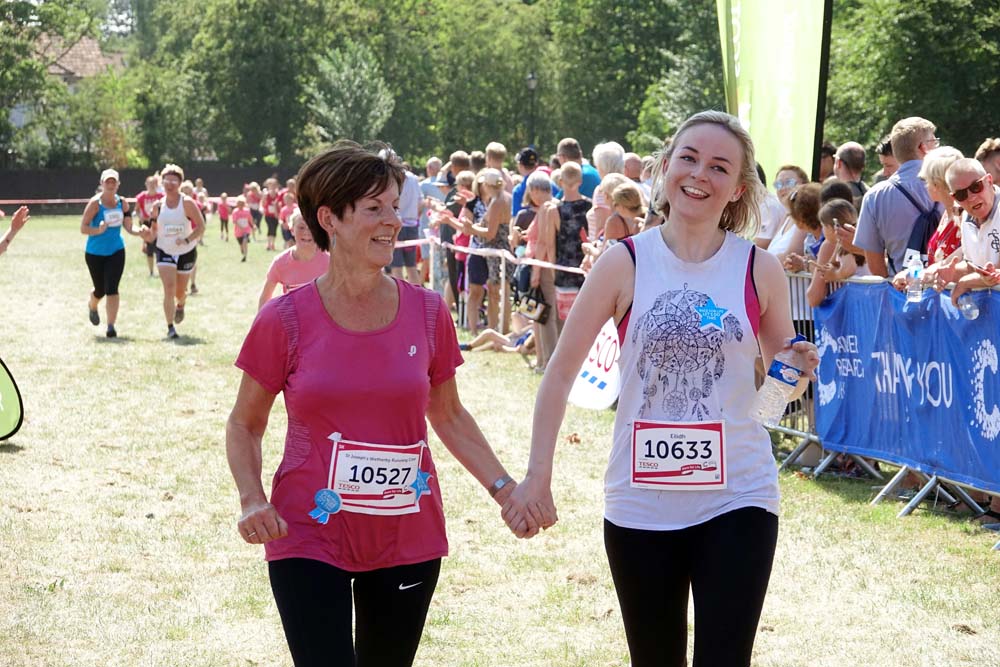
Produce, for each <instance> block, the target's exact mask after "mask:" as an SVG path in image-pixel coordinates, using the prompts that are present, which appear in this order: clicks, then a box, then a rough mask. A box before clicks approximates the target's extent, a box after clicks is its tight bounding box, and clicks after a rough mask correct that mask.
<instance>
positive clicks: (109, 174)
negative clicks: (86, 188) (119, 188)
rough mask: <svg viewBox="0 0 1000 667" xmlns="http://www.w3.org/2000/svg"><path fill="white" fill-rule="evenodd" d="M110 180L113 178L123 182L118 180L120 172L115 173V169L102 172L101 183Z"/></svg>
mask: <svg viewBox="0 0 1000 667" xmlns="http://www.w3.org/2000/svg"><path fill="white" fill-rule="evenodd" d="M109 178H113V179H115V180H116V181H121V179H120V178H118V172H117V171H115V170H114V169H105V170H104V171H102V172H101V183H103V182H104V181H106V180H108V179H109Z"/></svg>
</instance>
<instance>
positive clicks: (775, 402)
mask: <svg viewBox="0 0 1000 667" xmlns="http://www.w3.org/2000/svg"><path fill="white" fill-rule="evenodd" d="M803 340H806V337H805V336H802V335H798V336H796V337H795V338H793V339H792V345H794V344H795V343H798V342H799V341H803ZM797 354H798V353H797V352H795V350H792V349H788V350H782V351H781V352H779V353H778V354H776V355H775V356H774V361H772V362H771V368H770V369H769V370H768V371H767V377H765V378H764V384H762V385H761V386H760V389H758V390H757V398H756V399H754V403H753V406H752V407H751V408H750V418H751V419H753V420H754V421H756V422H759V423H761V424H764V425H765V426H775V425H777V424H778V423H779V422H780V421H781V417H782V415H784V414H785V406H786V405H788V401H789V400H790V399H791V397H792V393H794V391H795V387H796V385H798V383H799V376H800V375H801V374H802V371H801V369H798V368H796V367H795V366H793V365H792V364H793V363H794V362H795V357H796V355H797Z"/></svg>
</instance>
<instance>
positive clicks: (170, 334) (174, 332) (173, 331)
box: [167, 324, 180, 338]
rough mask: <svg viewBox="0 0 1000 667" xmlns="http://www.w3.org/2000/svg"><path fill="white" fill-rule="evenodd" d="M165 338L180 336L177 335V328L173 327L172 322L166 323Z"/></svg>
mask: <svg viewBox="0 0 1000 667" xmlns="http://www.w3.org/2000/svg"><path fill="white" fill-rule="evenodd" d="M167 338H180V336H178V335H177V330H176V329H174V325H173V324H168V325H167Z"/></svg>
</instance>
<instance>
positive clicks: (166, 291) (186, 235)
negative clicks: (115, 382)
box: [142, 164, 205, 338]
mask: <svg viewBox="0 0 1000 667" xmlns="http://www.w3.org/2000/svg"><path fill="white" fill-rule="evenodd" d="M183 180H184V170H183V169H181V168H180V167H178V166H177V165H175V164H168V165H167V166H165V167H164V168H163V171H161V172H160V181H161V183H162V184H163V199H161V200H160V201H158V202H157V203H156V206H155V208H154V209H153V218H152V223H153V224H152V227H150V228H149V229H148V230H143V231H142V235H143V236H142V238H143V240H145V241H146V242H148V243H155V244H156V266H157V267H158V268H159V269H160V280H161V281H162V282H163V315H164V317H165V318H166V320H167V338H177V337H178V336H177V330H176V329H175V328H174V324H175V323H176V324H180V323H181V322H183V321H184V303H185V299H186V298H187V285H188V279H189V278H190V276H191V272H192V271H194V267H195V262H196V261H197V259H198V239H200V238H201V236H202V234H204V233H205V219H204V218H203V217H202V215H201V211H200V210H199V209H198V205H197V204H196V203H195V201H194V200H193V199H192V198H191V197H188V196H186V195H183V194H181V192H180V187H181V182H182V181H183Z"/></svg>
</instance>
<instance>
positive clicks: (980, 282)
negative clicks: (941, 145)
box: [936, 158, 1000, 303]
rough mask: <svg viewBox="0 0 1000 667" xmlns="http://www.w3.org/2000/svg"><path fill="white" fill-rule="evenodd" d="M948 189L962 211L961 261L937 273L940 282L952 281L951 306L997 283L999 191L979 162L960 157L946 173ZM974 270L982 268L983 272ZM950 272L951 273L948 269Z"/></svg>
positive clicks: (999, 226)
mask: <svg viewBox="0 0 1000 667" xmlns="http://www.w3.org/2000/svg"><path fill="white" fill-rule="evenodd" d="M945 180H946V182H947V183H948V189H949V190H951V194H952V196H953V197H954V198H955V201H957V202H958V203H959V205H960V206H961V207H962V209H964V210H965V215H964V216H963V219H962V253H963V255H964V257H965V259H964V261H961V262H956V263H954V264H953V265H952V266H950V267H942V268H941V269H939V270H938V271H937V273H936V275H937V277H938V279H939V280H940V281H946V282H955V283H956V284H955V288H954V289H953V290H952V292H951V299H952V302H953V303H956V302H957V301H958V297H960V296H961V295H962V294H963V293H964V292H967V291H968V290H970V289H975V288H977V287H992V286H994V285H996V284H998V283H1000V274H998V273H997V272H996V267H997V266H1000V206H998V203H1000V197H997V194H998V193H1000V188H997V186H995V185H994V184H993V177H992V176H991V175H990V174H989V173H987V171H986V169H985V168H984V167H983V165H982V163H980V162H979V160H973V159H972V158H962V159H961V160H956V161H955V162H953V163H952V165H951V166H950V167H948V171H947V172H946V173H945ZM975 267H980V268H981V269H985V270H984V271H982V272H979V271H977V270H976V268H975ZM949 269H950V270H949Z"/></svg>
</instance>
